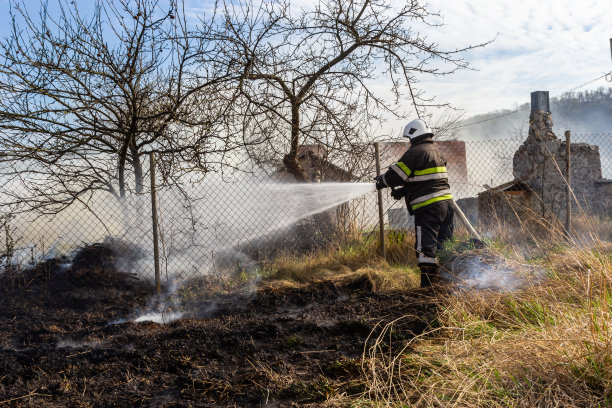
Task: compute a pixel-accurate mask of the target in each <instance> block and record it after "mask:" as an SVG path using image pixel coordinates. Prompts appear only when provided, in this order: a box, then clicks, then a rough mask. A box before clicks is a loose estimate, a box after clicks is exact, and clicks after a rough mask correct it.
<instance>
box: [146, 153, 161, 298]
mask: <svg viewBox="0 0 612 408" xmlns="http://www.w3.org/2000/svg"><path fill="white" fill-rule="evenodd" d="M149 171H150V173H151V217H152V220H153V259H154V262H155V291H156V292H157V294H160V293H161V276H160V272H159V232H158V224H157V191H156V186H155V153H149Z"/></svg>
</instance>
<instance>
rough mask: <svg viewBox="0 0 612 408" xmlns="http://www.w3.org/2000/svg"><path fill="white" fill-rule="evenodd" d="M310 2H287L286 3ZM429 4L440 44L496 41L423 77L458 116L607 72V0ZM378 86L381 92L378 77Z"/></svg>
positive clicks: (29, 0)
mask: <svg viewBox="0 0 612 408" xmlns="http://www.w3.org/2000/svg"><path fill="white" fill-rule="evenodd" d="M76 1H77V2H78V4H79V6H80V7H84V8H87V5H88V4H91V0H76ZM397 1H398V0H393V1H392V4H394V5H395V4H396V3H395V2H397ZM314 2H315V0H291V5H292V7H300V6H303V5H306V6H309V5H312V4H313V3H314ZM8 3H9V1H8V0H0V36H4V35H6V29H7V27H8V23H9V19H8ZM53 3H55V2H54V0H50V4H53ZM212 3H213V0H186V6H187V8H188V11H189V12H190V15H196V14H198V13H199V12H202V11H206V10H210V6H211V4H212ZM25 4H27V5H28V6H29V5H30V4H31V5H32V12H34V11H36V10H37V9H38V7H39V5H40V1H39V0H25ZM397 4H399V2H398V3H397ZM428 4H429V8H430V9H431V10H433V11H439V12H440V13H441V15H442V16H443V23H444V25H443V26H442V27H435V28H431V27H430V28H427V29H426V31H425V32H426V33H427V35H428V36H429V38H430V39H431V40H433V41H436V42H437V43H439V45H440V48H442V49H455V48H461V47H465V46H466V45H470V44H472V45H475V44H479V43H483V42H487V41H490V40H493V39H494V41H493V42H492V43H491V44H489V45H487V46H485V47H483V48H478V49H476V50H473V51H471V52H469V53H467V54H465V57H466V59H467V60H468V61H469V62H470V65H471V67H472V68H473V70H463V71H459V72H457V73H455V74H453V75H450V76H444V77H438V78H421V83H420V84H419V86H420V88H421V89H423V90H424V91H426V94H427V95H428V96H435V97H436V100H437V101H438V102H441V103H442V102H449V103H451V104H452V106H453V107H455V108H459V109H462V110H463V114H464V117H469V116H473V115H476V114H480V113H487V112H491V111H496V110H501V109H513V108H514V107H515V106H516V105H518V104H522V103H525V102H529V100H530V93H531V92H532V91H536V90H543V91H549V92H550V95H551V97H552V96H555V95H559V94H561V93H562V92H564V91H566V90H568V89H571V88H574V87H576V86H578V85H580V84H583V83H585V82H588V81H590V80H593V79H595V78H597V77H600V76H602V75H604V74H605V73H606V72H610V71H612V58H611V50H610V40H609V39H610V38H611V37H612V24H610V16H612V1H610V0H582V1H581V2H580V3H579V2H577V1H575V0H539V1H532V0H495V1H491V0H486V1H484V0H453V1H449V0H429V2H428ZM2 19H4V21H3V20H2ZM439 22H442V21H439ZM379 84H380V86H379V87H380V89H381V90H383V92H384V89H385V84H384V81H382V82H379ZM599 86H612V82H606V79H605V78H602V79H600V80H598V81H596V82H594V83H592V84H590V85H589V86H588V87H584V88H580V89H581V90H584V89H595V88H597V87H599Z"/></svg>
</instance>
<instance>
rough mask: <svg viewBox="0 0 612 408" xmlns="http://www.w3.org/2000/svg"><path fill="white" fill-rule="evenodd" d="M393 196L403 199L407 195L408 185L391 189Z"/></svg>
mask: <svg viewBox="0 0 612 408" xmlns="http://www.w3.org/2000/svg"><path fill="white" fill-rule="evenodd" d="M391 197H393V198H395V199H396V200H401V199H402V198H404V197H406V187H400V188H394V189H393V190H391Z"/></svg>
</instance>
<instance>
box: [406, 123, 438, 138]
mask: <svg viewBox="0 0 612 408" xmlns="http://www.w3.org/2000/svg"><path fill="white" fill-rule="evenodd" d="M427 134H430V135H433V132H432V131H431V129H430V128H429V126H427V124H426V123H425V122H423V121H422V120H421V119H415V120H413V121H412V122H410V123H408V124H407V125H406V127H405V128H404V133H403V136H404V137H407V138H408V139H414V138H417V137H419V136H423V135H427Z"/></svg>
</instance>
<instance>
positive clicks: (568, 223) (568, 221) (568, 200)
mask: <svg viewBox="0 0 612 408" xmlns="http://www.w3.org/2000/svg"><path fill="white" fill-rule="evenodd" d="M571 151H572V149H571V144H570V131H569V130H566V131H565V155H566V166H565V174H566V185H565V212H566V214H565V231H566V234H567V236H568V237H569V236H570V231H571V230H572V197H571V194H572V174H571V170H572V153H571Z"/></svg>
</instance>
